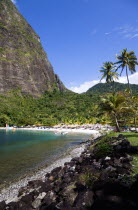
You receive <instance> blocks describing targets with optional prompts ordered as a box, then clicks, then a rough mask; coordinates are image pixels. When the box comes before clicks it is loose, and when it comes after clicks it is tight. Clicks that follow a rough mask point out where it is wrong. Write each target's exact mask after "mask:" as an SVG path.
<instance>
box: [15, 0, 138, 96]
mask: <svg viewBox="0 0 138 210" xmlns="http://www.w3.org/2000/svg"><path fill="white" fill-rule="evenodd" d="M12 1H13V2H14V4H15V5H16V6H17V8H18V10H19V11H20V12H21V14H22V15H23V16H24V17H25V19H26V20H27V21H28V22H29V24H30V25H31V26H32V27H33V29H34V30H35V31H36V33H37V34H38V35H39V36H40V39H41V43H42V45H43V48H44V50H45V51H46V53H47V55H48V58H49V61H50V62H51V64H52V66H53V68H54V71H55V73H56V74H58V75H59V77H60V79H61V81H62V82H63V83H64V85H65V86H66V87H67V88H69V89H71V90H73V91H74V92H78V93H82V92H85V91H87V90H88V89H89V88H90V87H92V86H93V85H95V84H97V83H98V82H99V81H100V77H101V75H100V73H99V70H100V68H101V66H102V64H103V63H104V62H106V61H112V62H115V61H116V55H117V54H119V53H120V51H121V50H123V49H124V48H127V49H128V51H130V50H133V51H135V53H136V55H137V56H138V44H137V43H138V13H137V10H138V1H137V0H12ZM137 71H138V68H137ZM119 82H123V83H127V80H126V77H125V74H123V75H122V77H121V78H120V79H119ZM130 83H132V84H138V72H137V73H135V74H133V75H130Z"/></svg>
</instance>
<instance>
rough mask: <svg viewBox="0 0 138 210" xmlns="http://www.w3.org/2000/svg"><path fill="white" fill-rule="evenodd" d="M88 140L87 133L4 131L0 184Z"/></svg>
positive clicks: (0, 142)
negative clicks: (60, 133)
mask: <svg viewBox="0 0 138 210" xmlns="http://www.w3.org/2000/svg"><path fill="white" fill-rule="evenodd" d="M86 139H88V135H85V134H83V135H82V134H75V133H74V134H66V135H59V134H58V135H56V134H54V133H53V132H48V131H22V130H16V131H12V130H0V187H3V186H5V185H7V184H9V183H11V182H13V181H15V180H18V179H19V178H21V177H22V178H23V177H24V176H26V175H28V174H29V173H31V172H34V171H36V170H37V169H39V168H41V167H44V166H46V165H48V164H50V163H52V162H53V161H54V160H56V159H57V158H59V157H60V156H61V155H62V154H63V153H64V152H65V151H66V150H67V149H68V148H71V147H73V146H74V145H77V144H79V143H80V142H82V141H83V140H86Z"/></svg>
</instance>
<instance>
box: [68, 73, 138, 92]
mask: <svg viewBox="0 0 138 210" xmlns="http://www.w3.org/2000/svg"><path fill="white" fill-rule="evenodd" d="M99 81H100V80H92V81H88V82H84V83H83V84H81V85H80V86H72V87H70V88H69V89H70V90H72V91H73V92H76V93H83V92H86V91H87V90H88V89H89V88H91V87H92V86H94V85H96V84H98V83H99ZM129 81H130V83H131V84H138V72H136V73H135V74H131V75H129ZM103 82H104V80H103ZM117 82H121V83H127V78H126V77H120V78H119V80H117Z"/></svg>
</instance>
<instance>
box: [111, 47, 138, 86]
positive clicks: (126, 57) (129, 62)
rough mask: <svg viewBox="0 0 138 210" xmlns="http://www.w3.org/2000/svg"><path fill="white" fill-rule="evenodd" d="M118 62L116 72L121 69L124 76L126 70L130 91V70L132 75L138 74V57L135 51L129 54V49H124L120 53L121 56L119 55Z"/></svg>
mask: <svg viewBox="0 0 138 210" xmlns="http://www.w3.org/2000/svg"><path fill="white" fill-rule="evenodd" d="M117 60H118V61H117V62H116V63H115V64H118V65H119V66H118V67H117V69H116V71H117V70H118V69H119V68H121V69H122V70H121V73H120V76H121V75H122V72H123V70H124V68H125V69H126V76H127V82H128V89H130V84H129V78H128V69H129V71H130V72H131V74H133V73H135V72H136V65H138V62H137V57H136V55H135V52H134V51H130V52H127V49H123V51H121V52H120V55H117Z"/></svg>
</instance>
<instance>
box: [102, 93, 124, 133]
mask: <svg viewBox="0 0 138 210" xmlns="http://www.w3.org/2000/svg"><path fill="white" fill-rule="evenodd" d="M125 101H126V98H125V97H124V96H123V95H122V94H120V93H113V94H109V95H107V96H106V97H104V98H103V97H102V98H101V103H100V110H101V111H102V112H103V113H106V114H107V115H108V116H110V117H111V118H113V119H114V120H115V124H116V130H117V131H118V132H120V126H119V119H118V118H119V115H120V113H121V112H122V111H124V110H127V107H126V105H125Z"/></svg>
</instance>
